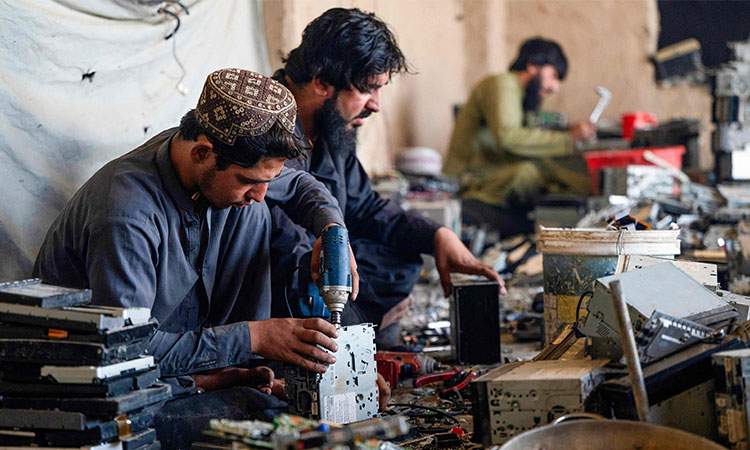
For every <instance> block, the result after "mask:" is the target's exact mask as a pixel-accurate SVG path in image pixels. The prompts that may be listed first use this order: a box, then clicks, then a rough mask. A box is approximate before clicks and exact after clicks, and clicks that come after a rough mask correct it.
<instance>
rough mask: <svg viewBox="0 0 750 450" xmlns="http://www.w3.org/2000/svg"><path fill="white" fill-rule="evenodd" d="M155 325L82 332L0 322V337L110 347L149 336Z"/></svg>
mask: <svg viewBox="0 0 750 450" xmlns="http://www.w3.org/2000/svg"><path fill="white" fill-rule="evenodd" d="M156 327H157V323H156V320H154V319H151V320H150V321H149V322H146V323H143V324H138V325H131V326H126V327H123V328H117V329H111V330H107V331H105V332H102V333H84V332H81V331H77V330H65V329H57V328H48V327H34V326H29V325H20V324H13V323H0V339H14V338H15V339H18V338H23V339H54V340H55V341H65V342H94V343H99V344H103V345H104V346H106V347H110V346H114V345H118V344H125V343H127V342H133V341H138V340H141V339H146V338H150V337H151V335H152V334H153V333H154V331H156Z"/></svg>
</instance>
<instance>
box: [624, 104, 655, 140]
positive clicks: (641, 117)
mask: <svg viewBox="0 0 750 450" xmlns="http://www.w3.org/2000/svg"><path fill="white" fill-rule="evenodd" d="M620 118H621V120H622V137H623V139H627V140H629V141H630V140H632V139H633V131H635V130H647V129H649V128H654V127H655V126H657V125H659V121H658V120H656V117H654V115H653V114H651V113H649V112H645V111H636V112H632V113H627V114H623V115H622V116H621V117H620Z"/></svg>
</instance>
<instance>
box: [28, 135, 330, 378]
mask: <svg viewBox="0 0 750 450" xmlns="http://www.w3.org/2000/svg"><path fill="white" fill-rule="evenodd" d="M176 133H177V129H170V130H166V131H164V132H162V133H160V134H159V135H157V136H155V137H154V138H152V139H151V140H149V141H148V142H146V143H145V144H143V145H142V146H140V147H138V148H137V149H135V150H133V151H132V152H130V153H128V154H126V155H124V156H122V157H120V158H117V159H115V160H114V161H111V162H110V163H108V164H106V165H105V166H104V167H103V168H102V169H100V170H99V171H98V172H97V173H96V174H95V175H94V176H92V177H91V179H89V180H88V181H87V182H86V183H85V184H84V185H83V186H82V187H81V189H79V190H78V192H76V194H75V195H74V196H73V198H72V199H71V200H70V202H69V203H68V204H67V205H66V206H65V208H64V209H63V211H62V212H61V213H60V214H59V215H58V217H57V218H56V219H55V221H54V222H53V224H52V225H51V227H50V229H49V231H48V233H47V236H46V238H45V240H44V243H43V244H42V247H41V249H40V251H39V255H38V256H37V259H36V263H35V265H34V276H38V277H40V278H42V279H43V280H44V281H45V282H47V283H52V284H58V285H64V286H71V287H77V288H90V289H92V291H93V303H96V304H101V305H110V306H123V307H134V306H140V307H148V308H151V310H152V316H153V317H155V318H156V319H157V320H158V321H159V327H158V330H157V332H156V334H155V335H154V337H153V338H152V340H151V344H150V346H149V353H150V354H152V355H154V356H155V357H156V359H157V360H158V361H159V365H160V368H161V372H162V374H163V375H164V376H175V375H183V374H189V373H194V372H197V371H202V370H208V369H212V368H219V367H226V366H229V365H234V364H240V363H243V362H247V361H248V360H250V359H251V358H253V357H254V355H252V354H251V352H250V332H249V328H248V324H247V321H253V320H262V319H267V318H268V317H269V315H270V302H271V294H270V269H269V251H270V250H269V234H270V229H271V219H270V213H269V210H268V205H267V204H266V202H259V203H258V202H256V203H253V204H251V205H249V206H246V207H244V208H242V209H237V208H225V209H217V208H215V207H213V206H212V205H210V204H208V203H207V202H205V200H202V199H200V198H199V199H198V200H193V199H192V198H191V197H190V196H189V195H188V193H187V192H186V191H185V190H184V189H183V188H182V185H181V184H180V181H179V179H178V177H177V174H176V172H175V170H174V167H173V165H172V161H171V158H170V155H169V147H170V142H171V139H172V137H173V136H174V135H175V134H176ZM268 194H269V195H268V201H269V202H270V203H271V204H273V205H278V206H280V207H282V208H283V209H284V211H285V212H286V213H287V214H288V215H289V216H290V217H292V218H293V219H294V220H295V221H296V222H297V223H299V224H300V225H302V226H304V227H305V228H307V229H308V230H310V231H312V232H313V233H315V234H319V233H320V231H321V230H322V228H323V227H324V226H325V225H326V224H328V223H331V222H335V223H340V224H343V223H344V221H343V218H342V215H341V211H340V210H339V208H338V205H337V203H336V200H335V199H334V198H333V197H332V196H331V194H330V193H329V192H328V190H327V189H326V188H325V187H324V186H322V185H321V184H320V183H318V182H317V181H315V179H314V178H313V177H312V176H310V175H309V174H306V173H304V172H299V171H295V170H290V169H288V168H285V169H284V170H283V171H282V172H281V175H280V176H279V177H277V178H276V179H274V180H273V181H271V182H270V183H269V188H268Z"/></svg>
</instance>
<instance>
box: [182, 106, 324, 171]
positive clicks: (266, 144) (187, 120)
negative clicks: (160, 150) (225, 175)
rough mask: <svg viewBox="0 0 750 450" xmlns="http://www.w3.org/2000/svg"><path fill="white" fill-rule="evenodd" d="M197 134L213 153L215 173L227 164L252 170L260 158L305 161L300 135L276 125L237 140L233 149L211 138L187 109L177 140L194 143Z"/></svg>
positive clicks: (305, 145) (303, 145)
mask: <svg viewBox="0 0 750 450" xmlns="http://www.w3.org/2000/svg"><path fill="white" fill-rule="evenodd" d="M201 134H203V135H205V136H206V139H208V140H209V141H210V142H211V144H212V145H213V152H214V153H216V170H220V171H221V170H224V169H226V168H227V167H229V165H231V164H236V165H238V166H241V167H245V168H248V167H253V166H254V165H255V164H256V163H257V162H258V161H260V160H261V158H286V159H295V158H299V157H303V158H304V157H305V150H307V149H308V148H309V145H308V144H307V143H306V141H305V139H304V137H303V136H302V135H301V134H297V133H295V134H292V133H290V132H288V131H287V130H286V129H285V128H284V127H283V126H281V124H280V123H279V121H276V122H275V123H274V124H273V125H271V128H269V129H268V131H266V132H265V133H263V134H261V135H259V136H239V137H238V138H237V139H236V140H235V141H234V145H227V144H225V143H223V142H221V141H220V140H218V139H216V138H215V137H213V136H212V135H211V133H210V131H209V130H207V129H206V128H204V127H203V126H202V125H201V124H200V123H198V120H197V119H196V118H195V110H194V109H191V110H190V111H188V112H187V113H186V114H185V115H184V116H182V120H180V136H181V137H182V138H183V139H185V140H188V141H197V140H198V136H200V135H201Z"/></svg>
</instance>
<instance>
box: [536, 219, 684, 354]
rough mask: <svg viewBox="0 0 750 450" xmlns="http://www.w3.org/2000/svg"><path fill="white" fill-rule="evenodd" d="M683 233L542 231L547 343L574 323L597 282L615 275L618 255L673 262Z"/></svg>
mask: <svg viewBox="0 0 750 450" xmlns="http://www.w3.org/2000/svg"><path fill="white" fill-rule="evenodd" d="M679 233H680V231H679V230H647V231H626V230H619V231H617V230H616V231H610V230H601V229H586V228H544V227H541V228H540V231H539V239H538V240H537V250H538V251H539V252H541V253H542V254H543V263H542V267H543V271H544V325H545V330H544V337H545V343H550V342H552V341H553V340H554V338H555V337H557V335H558V334H559V333H560V331H561V330H562V328H563V327H564V326H565V324H569V323H574V322H575V320H576V310H577V308H578V304H579V301H580V299H581V296H582V295H583V294H584V293H585V292H588V291H590V290H591V289H592V288H593V285H594V281H595V280H596V279H597V278H601V277H605V276H607V275H612V274H613V273H615V266H616V265H617V257H618V256H619V255H647V256H662V257H668V258H673V257H674V255H679V254H680V240H679V239H678V238H677V236H678V235H679Z"/></svg>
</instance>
